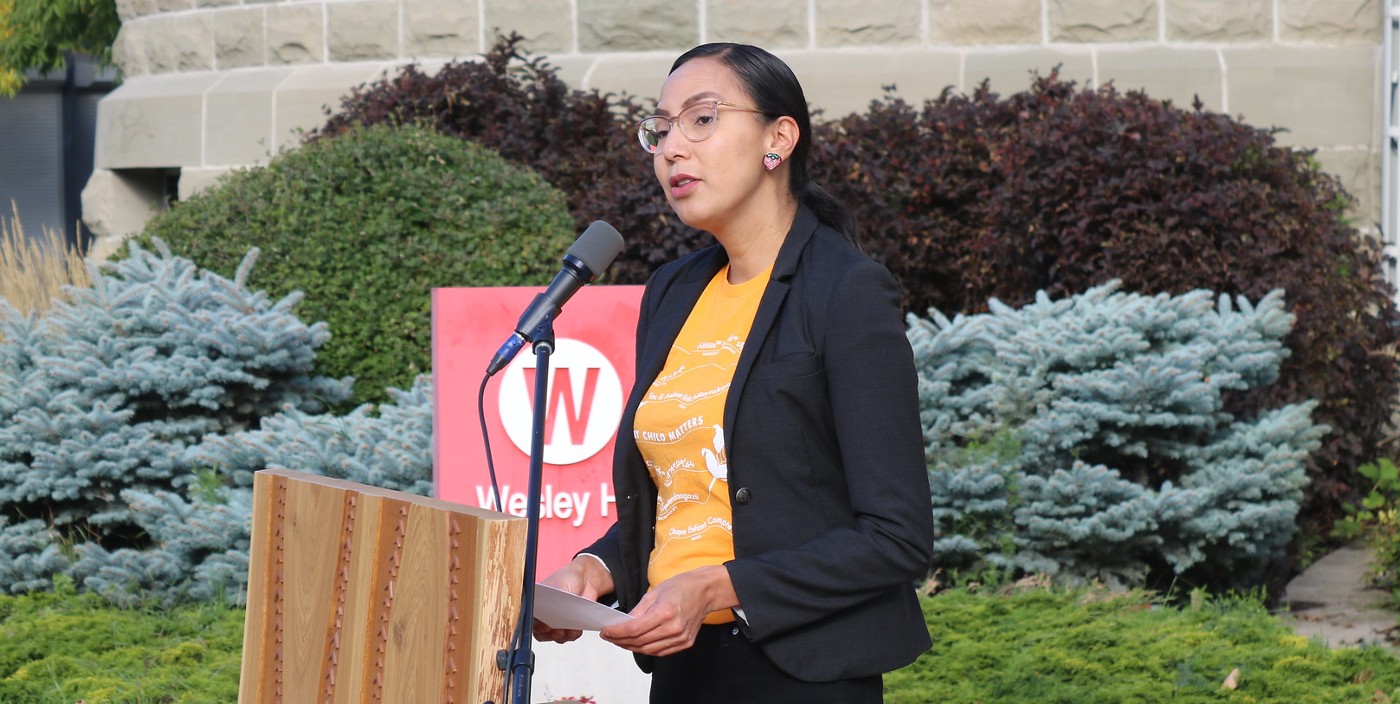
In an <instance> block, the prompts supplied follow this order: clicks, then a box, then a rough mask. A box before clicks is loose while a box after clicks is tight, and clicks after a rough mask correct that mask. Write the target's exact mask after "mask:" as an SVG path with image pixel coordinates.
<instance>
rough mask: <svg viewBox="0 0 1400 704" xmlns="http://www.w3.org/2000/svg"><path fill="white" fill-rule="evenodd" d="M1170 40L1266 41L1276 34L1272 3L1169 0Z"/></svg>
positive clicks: (1167, 15)
mask: <svg viewBox="0 0 1400 704" xmlns="http://www.w3.org/2000/svg"><path fill="white" fill-rule="evenodd" d="M1165 14H1166V20H1167V39H1168V40H1169V41H1178V42H1218V41H1227V42H1228V41H1264V40H1268V39H1269V38H1271V37H1272V36H1273V33H1274V5H1273V0H1231V2H1220V0H1167V2H1166V10H1165Z"/></svg>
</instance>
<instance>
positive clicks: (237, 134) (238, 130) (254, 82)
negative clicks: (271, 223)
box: [180, 67, 305, 197]
mask: <svg viewBox="0 0 1400 704" xmlns="http://www.w3.org/2000/svg"><path fill="white" fill-rule="evenodd" d="M297 70H298V69H293V68H290V67H285V68H266V69H260V70H256V71H236V72H229V73H228V74H226V75H225V76H224V78H223V80H221V81H219V82H218V83H216V84H214V85H213V86H211V87H210V88H209V90H208V91H206V92H205V94H204V110H205V113H204V114H205V118H204V158H203V159H202V160H201V161H200V164H214V165H225V164H255V163H262V162H265V161H267V159H268V158H269V157H270V156H271V155H272V151H273V148H274V145H275V144H276V139H275V138H274V133H273V128H272V124H273V118H274V115H275V113H276V109H275V107H274V106H275V104H276V102H275V100H274V96H275V94H276V90H277V87H278V86H279V85H281V84H282V83H283V82H284V81H286V80H287V79H288V78H290V77H291V76H292V74H293V73H295V72H296V71H297ZM302 70H305V69H302ZM184 185H185V184H184V181H183V180H181V182H180V187H181V188H182V189H183V188H184ZM181 197H184V195H183V193H182V194H181Z"/></svg>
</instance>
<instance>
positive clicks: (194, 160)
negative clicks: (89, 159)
mask: <svg viewBox="0 0 1400 704" xmlns="http://www.w3.org/2000/svg"><path fill="white" fill-rule="evenodd" d="M222 77H223V76H222V74H218V73H214V72H205V73H189V74H172V75H164V76H152V77H147V78H140V79H132V80H129V81H127V82H126V83H123V84H122V85H121V87H119V88H117V89H116V90H115V91H112V92H111V93H110V94H108V95H107V97H105V98H103V99H102V102H100V103H98V106H97V130H96V141H97V144H96V150H95V151H96V154H95V159H94V161H95V165H96V166H97V168H99V169H130V168H167V167H175V166H196V165H199V164H201V163H203V157H202V155H201V153H200V147H201V145H202V142H203V132H204V125H203V120H202V117H203V114H204V105H203V103H204V97H203V96H204V92H205V91H206V90H208V89H209V88H210V87H211V86H213V85H214V84H215V83H218V82H219V80H220V79H221V78H222Z"/></svg>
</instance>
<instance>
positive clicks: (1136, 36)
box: [1046, 0, 1233, 43]
mask: <svg viewBox="0 0 1400 704" xmlns="http://www.w3.org/2000/svg"><path fill="white" fill-rule="evenodd" d="M1232 1H1233V0H1232ZM1046 2H1047V3H1049V10H1050V12H1049V15H1050V41H1052V42H1073V43H1087V42H1130V41H1145V40H1151V39H1156V38H1157V0H1046Z"/></svg>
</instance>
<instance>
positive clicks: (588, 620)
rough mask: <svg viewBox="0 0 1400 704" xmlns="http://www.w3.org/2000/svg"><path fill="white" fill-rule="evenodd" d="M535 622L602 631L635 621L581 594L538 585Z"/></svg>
mask: <svg viewBox="0 0 1400 704" xmlns="http://www.w3.org/2000/svg"><path fill="white" fill-rule="evenodd" d="M535 620H537V621H539V622H540V623H543V624H545V625H547V626H549V627H550V628H567V629H571V630H579V631H601V630H603V629H604V628H607V627H608V626H615V625H617V624H619V623H627V622H628V621H631V620H632V617H631V616H629V615H627V614H625V613H623V612H621V611H618V610H617V609H614V608H612V607H610V606H604V605H602V604H599V603H598V602H596V601H593V600H591V599H585V598H583V597H581V596H578V595H577V594H570V593H568V592H566V591H563V590H561V589H555V588H554V587H551V586H548V585H544V584H539V583H536V584H535Z"/></svg>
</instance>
